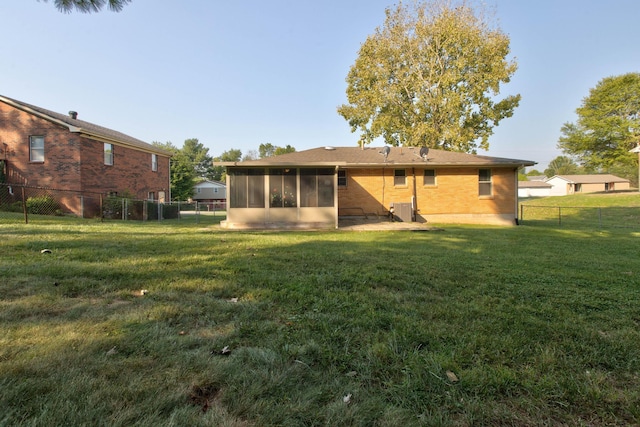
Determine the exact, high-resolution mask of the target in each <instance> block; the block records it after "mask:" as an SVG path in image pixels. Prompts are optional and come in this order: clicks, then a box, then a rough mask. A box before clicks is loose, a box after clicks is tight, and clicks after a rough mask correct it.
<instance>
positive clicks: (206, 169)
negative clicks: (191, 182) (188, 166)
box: [182, 138, 214, 179]
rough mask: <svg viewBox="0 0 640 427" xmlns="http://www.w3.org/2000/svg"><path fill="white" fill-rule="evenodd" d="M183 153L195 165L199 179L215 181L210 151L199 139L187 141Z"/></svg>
mask: <svg viewBox="0 0 640 427" xmlns="http://www.w3.org/2000/svg"><path fill="white" fill-rule="evenodd" d="M182 153H183V154H184V155H185V156H187V158H188V159H189V160H190V161H191V163H192V164H193V169H194V172H195V174H196V176H197V177H198V178H202V179H213V177H214V172H213V164H212V162H213V158H212V157H211V156H210V155H209V149H208V148H207V147H205V146H204V145H203V144H202V143H201V142H199V141H198V138H191V139H187V140H185V141H184V145H183V146H182Z"/></svg>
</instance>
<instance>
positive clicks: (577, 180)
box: [547, 174, 629, 184]
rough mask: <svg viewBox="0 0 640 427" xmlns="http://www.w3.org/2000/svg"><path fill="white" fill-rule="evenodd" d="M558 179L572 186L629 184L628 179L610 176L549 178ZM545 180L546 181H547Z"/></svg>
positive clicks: (557, 176)
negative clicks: (608, 183)
mask: <svg viewBox="0 0 640 427" xmlns="http://www.w3.org/2000/svg"><path fill="white" fill-rule="evenodd" d="M553 178H560V179H563V180H565V181H568V182H572V183H574V184H600V183H604V182H629V180H628V179H625V178H620V177H619V176H615V175H611V174H592V175H556V176H554V177H551V178H549V180H551V179H553ZM549 180H547V181H549Z"/></svg>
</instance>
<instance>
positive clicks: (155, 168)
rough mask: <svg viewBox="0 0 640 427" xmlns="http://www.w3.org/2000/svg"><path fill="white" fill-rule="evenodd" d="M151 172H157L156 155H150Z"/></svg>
mask: <svg viewBox="0 0 640 427" xmlns="http://www.w3.org/2000/svg"><path fill="white" fill-rule="evenodd" d="M151 170H152V171H154V172H156V171H157V170H158V155H157V154H152V155H151Z"/></svg>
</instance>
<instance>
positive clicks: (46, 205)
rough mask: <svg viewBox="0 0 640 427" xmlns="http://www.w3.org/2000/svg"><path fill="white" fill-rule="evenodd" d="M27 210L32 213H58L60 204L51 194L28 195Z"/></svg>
mask: <svg viewBox="0 0 640 427" xmlns="http://www.w3.org/2000/svg"><path fill="white" fill-rule="evenodd" d="M27 212H28V213H30V214H34V215H59V214H60V213H61V212H62V211H61V209H60V204H59V203H58V202H57V201H56V200H55V199H54V198H53V197H51V196H40V197H29V198H28V199H27Z"/></svg>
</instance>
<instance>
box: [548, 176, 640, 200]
mask: <svg viewBox="0 0 640 427" xmlns="http://www.w3.org/2000/svg"><path fill="white" fill-rule="evenodd" d="M546 182H547V183H548V184H551V186H552V188H551V192H550V194H549V195H550V196H566V195H569V194H576V193H596V192H608V191H623V190H629V188H630V185H629V180H628V179H625V178H620V177H618V176H615V175H611V174H594V175H556V176H553V177H551V178H549V179H548V180H547V181H546Z"/></svg>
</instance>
